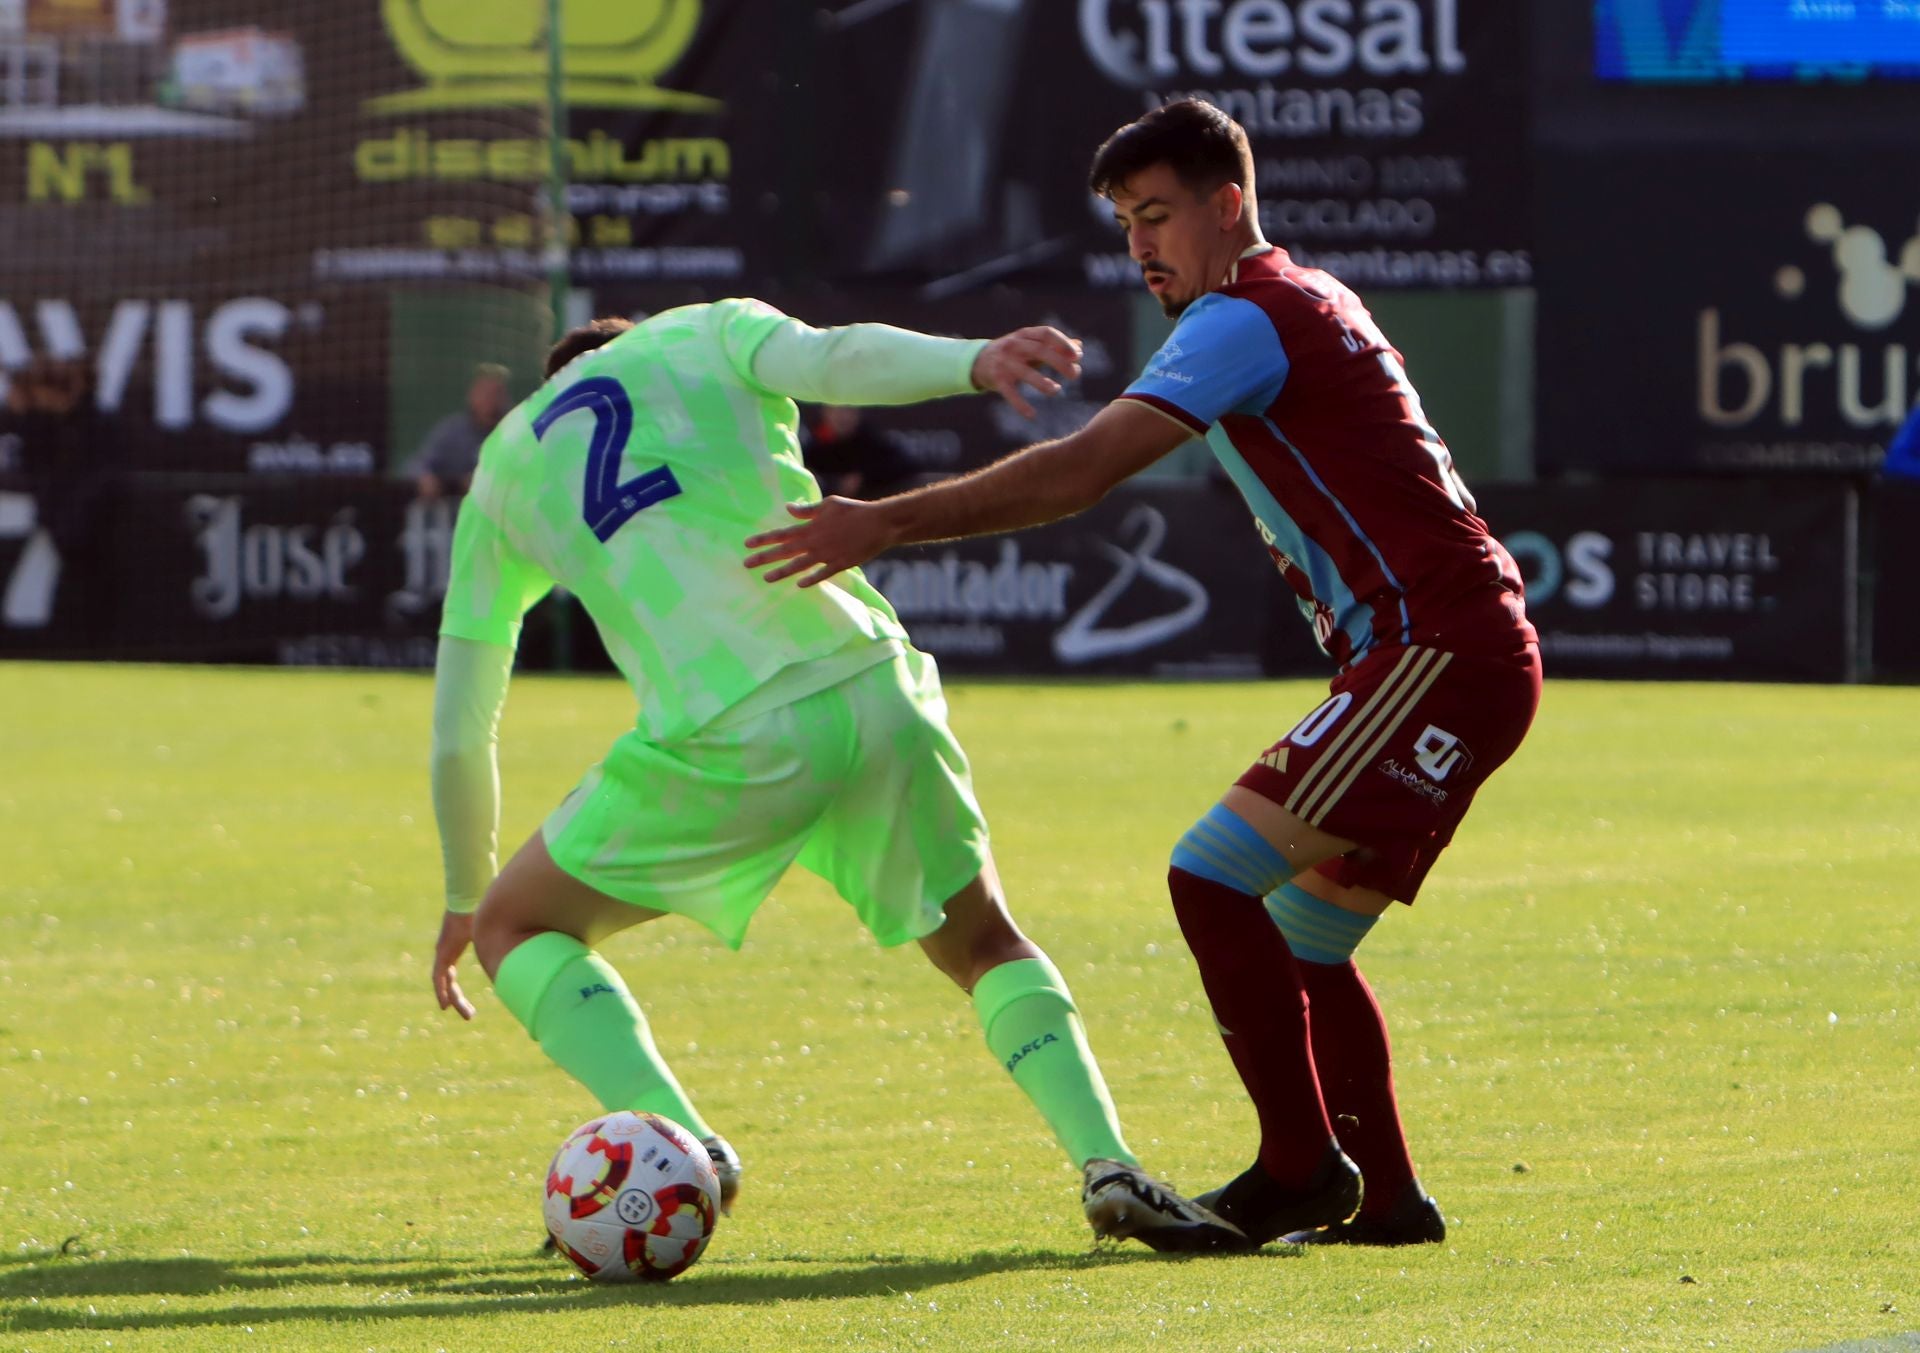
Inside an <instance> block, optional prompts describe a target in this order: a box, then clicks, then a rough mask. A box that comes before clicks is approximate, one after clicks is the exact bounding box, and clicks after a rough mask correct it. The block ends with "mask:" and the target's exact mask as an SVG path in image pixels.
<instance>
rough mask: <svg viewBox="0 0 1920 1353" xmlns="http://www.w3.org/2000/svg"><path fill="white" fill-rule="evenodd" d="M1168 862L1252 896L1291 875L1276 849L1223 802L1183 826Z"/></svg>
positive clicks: (1287, 865)
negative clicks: (1185, 827)
mask: <svg viewBox="0 0 1920 1353" xmlns="http://www.w3.org/2000/svg"><path fill="white" fill-rule="evenodd" d="M1171 864H1172V867H1173V868H1175V869H1181V870H1185V871H1186V872H1187V873H1189V874H1193V875H1195V876H1197V877H1199V878H1203V879H1207V880H1209V881H1210V882H1213V883H1218V884H1220V885H1222V886H1223V887H1227V888H1232V889H1234V890H1236V891H1238V892H1243V893H1251V894H1252V895H1253V896H1255V897H1265V896H1266V895H1267V894H1268V893H1270V892H1272V891H1273V890H1274V889H1276V888H1278V887H1280V885H1282V884H1283V883H1285V882H1286V881H1287V880H1288V879H1289V878H1292V877H1293V866H1292V865H1291V864H1290V863H1288V861H1287V857H1286V856H1285V855H1284V854H1282V853H1281V851H1280V848H1279V847H1278V846H1276V845H1274V844H1273V842H1271V841H1269V840H1267V838H1266V837H1265V836H1262V835H1261V834H1260V833H1259V832H1258V831H1256V830H1255V829H1254V827H1253V826H1252V824H1250V823H1249V822H1248V821H1247V820H1246V819H1245V818H1243V817H1241V816H1240V815H1239V814H1238V813H1236V812H1234V811H1233V810H1232V809H1231V808H1228V807H1227V806H1226V805H1225V804H1223V803H1216V804H1215V805H1214V806H1213V807H1212V808H1210V809H1208V810H1207V814H1206V816H1205V817H1203V818H1201V819H1200V820H1199V821H1198V822H1196V823H1194V824H1193V825H1192V826H1191V827H1189V828H1187V832H1186V835H1184V836H1182V837H1181V838H1180V840H1179V841H1178V843H1176V844H1175V846H1174V848H1173V858H1172V861H1171Z"/></svg>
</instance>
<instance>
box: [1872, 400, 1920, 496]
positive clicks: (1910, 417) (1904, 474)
mask: <svg viewBox="0 0 1920 1353" xmlns="http://www.w3.org/2000/svg"><path fill="white" fill-rule="evenodd" d="M1880 473H1881V474H1882V475H1883V476H1885V477H1886V478H1888V479H1906V480H1913V481H1915V482H1920V404H1916V405H1914V406H1913V409H1912V411H1911V412H1910V413H1908V414H1907V421H1906V422H1904V423H1902V424H1901V425H1900V430H1899V431H1898V432H1896V433H1894V434H1893V440H1892V441H1890V442H1888V443H1887V458H1886V459H1885V460H1883V461H1881V462H1880Z"/></svg>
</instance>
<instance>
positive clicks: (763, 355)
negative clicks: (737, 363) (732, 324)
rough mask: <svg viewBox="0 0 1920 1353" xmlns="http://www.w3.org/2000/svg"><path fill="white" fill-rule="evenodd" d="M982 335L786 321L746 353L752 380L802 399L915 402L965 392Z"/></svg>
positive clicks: (853, 402)
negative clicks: (949, 335)
mask: <svg viewBox="0 0 1920 1353" xmlns="http://www.w3.org/2000/svg"><path fill="white" fill-rule="evenodd" d="M986 346H987V340H986V339H984V338H935V337H933V336H932V335H931V334H920V333H914V332H913V331H912V330H910V329H896V328H894V327H893V326H892V325H890V324H848V325H846V326H844V327H842V328H838V329H815V328H812V327H810V326H808V325H805V324H802V323H801V322H800V321H799V320H797V319H789V320H787V321H786V322H785V323H784V324H782V325H781V326H780V327H779V328H777V329H775V330H774V331H773V332H772V333H771V334H768V335H767V337H766V339H765V340H764V341H762V343H761V344H760V347H759V350H758V351H756V352H755V353H754V355H753V378H754V380H756V381H758V382H759V383H760V384H761V385H762V386H763V387H765V388H766V389H768V390H771V391H773V393H775V394H778V395H785V396H786V397H787V398H789V399H793V400H798V401H799V402H800V403H802V404H844V405H855V406H868V405H876V404H918V403H920V402H921V401H922V400H928V399H940V398H943V397H944V396H947V395H965V394H972V393H973V388H974V387H973V363H974V361H975V359H976V358H978V357H979V356H980V349H982V348H984V347H986Z"/></svg>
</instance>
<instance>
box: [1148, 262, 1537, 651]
mask: <svg viewBox="0 0 1920 1353" xmlns="http://www.w3.org/2000/svg"><path fill="white" fill-rule="evenodd" d="M1122 398H1125V399H1137V400H1140V401H1142V402H1143V403H1146V404H1149V405H1151V406H1152V407H1154V408H1156V409H1158V410H1160V411H1161V412H1162V413H1165V414H1167V415H1168V416H1169V417H1172V418H1174V419H1177V420H1178V421H1179V422H1181V423H1183V424H1185V425H1186V426H1187V427H1189V428H1191V429H1193V431H1194V432H1196V433H1198V434H1201V435H1203V436H1205V437H1206V439H1207V442H1208V444H1209V445H1211V446H1212V447H1213V451H1214V455H1215V456H1217V457H1218V458H1219V461H1220V464H1221V465H1222V466H1223V467H1224V468H1225V470H1226V472H1227V474H1228V475H1229V476H1231V477H1232V479H1233V482H1234V483H1235V484H1236V485H1238V486H1239V489H1240V492H1241V494H1242V496H1243V497H1245V499H1246V501H1247V506H1248V507H1249V508H1251V509H1252V511H1253V517H1254V521H1255V523H1256V525H1257V526H1258V527H1259V530H1260V534H1261V536H1262V538H1263V539H1264V540H1265V541H1266V543H1267V549H1268V550H1269V551H1270V552H1271V553H1272V555H1273V559H1274V562H1275V564H1277V565H1278V566H1279V568H1280V570H1281V572H1282V573H1283V574H1284V575H1285V576H1286V579H1287V581H1288V583H1290V584H1291V585H1292V587H1293V590H1294V592H1295V593H1296V594H1297V595H1298V596H1299V599H1300V606H1301V609H1302V610H1303V611H1304V612H1305V613H1306V614H1307V616H1308V618H1309V620H1310V621H1311V622H1312V624H1313V628H1314V635H1315V637H1316V638H1318V639H1319V641H1320V645H1321V647H1322V648H1324V649H1326V651H1327V652H1328V653H1329V654H1330V655H1331V656H1332V657H1333V659H1334V660H1335V661H1336V662H1338V663H1339V664H1340V666H1341V667H1342V668H1345V667H1349V666H1351V665H1352V664H1353V663H1355V662H1357V661H1358V660H1359V659H1360V658H1361V657H1363V656H1364V655H1365V654H1366V653H1368V652H1369V651H1370V650H1373V649H1375V648H1378V647H1386V646H1396V645H1407V644H1420V645H1424V646H1426V647H1429V648H1435V649H1440V650H1442V651H1446V652H1459V653H1510V652H1512V651H1514V650H1515V649H1517V648H1519V647H1521V646H1522V645H1524V644H1527V643H1530V642H1534V641H1535V635H1534V632H1533V627H1532V625H1530V624H1529V623H1528V621H1527V617H1526V609H1525V606H1524V604H1523V602H1522V594H1521V585H1520V574H1519V570H1518V569H1517V568H1516V567H1515V566H1514V562H1513V560H1512V558H1511V557H1510V556H1509V555H1508V554H1507V552H1506V551H1505V550H1504V549H1503V548H1501V546H1500V544H1499V542H1498V541H1496V540H1494V539H1493V537H1492V536H1491V535H1490V534H1489V533H1488V531H1487V525H1486V523H1485V522H1483V521H1481V520H1480V518H1479V517H1478V516H1477V515H1475V511H1474V502H1473V498H1472V496H1471V495H1470V494H1469V493H1468V492H1467V488H1466V485H1465V484H1464V483H1462V482H1461V479H1460V476H1459V474H1458V473H1457V472H1456V471H1455V470H1454V467H1453V457H1452V456H1451V455H1450V454H1449V453H1448V451H1447V447H1446V443H1445V442H1443V441H1441V440H1440V434H1439V433H1437V432H1435V431H1434V430H1433V428H1432V427H1431V426H1429V425H1428V423H1427V418H1426V414H1425V413H1424V412H1423V411H1422V410H1421V407H1420V396H1419V394H1418V393H1416V392H1415V390H1414V388H1413V385H1412V383H1411V382H1409V381H1408V380H1407V373H1406V371H1405V369H1404V368H1403V367H1402V366H1401V363H1400V354H1399V353H1398V352H1396V351H1394V349H1393V347H1392V346H1391V345H1390V344H1389V343H1388V342H1387V340H1386V337H1385V336H1384V335H1383V334H1382V333H1381V332H1380V328H1379V326H1378V325H1376V324H1375V323H1374V322H1373V316H1372V315H1370V314H1368V313H1367V309H1366V307H1365V306H1364V305H1362V304H1361V303H1360V298H1359V297H1357V296H1355V295H1354V294H1353V293H1352V292H1351V291H1349V290H1347V288H1346V287H1344V286H1342V285H1341V284H1340V283H1339V282H1337V281H1335V280H1334V279H1333V278H1332V277H1330V276H1328V275H1327V274H1326V273H1323V272H1320V271H1318V270H1316V269H1312V268H1301V267H1296V266H1295V265H1294V264H1293V261H1292V260H1291V259H1289V258H1288V257H1287V255H1286V252H1285V251H1284V250H1281V249H1275V248H1271V247H1267V248H1264V249H1263V250H1261V251H1260V252H1256V253H1249V254H1248V255H1247V256H1246V257H1244V258H1242V259H1241V260H1240V262H1239V263H1238V264H1237V265H1236V266H1235V268H1234V271H1233V274H1232V275H1231V277H1230V280H1229V282H1228V284H1227V285H1226V286H1225V287H1223V288H1222V289H1221V290H1219V291H1215V292H1210V293H1208V294H1207V295H1205V296H1203V297H1201V298H1200V299H1199V300H1197V301H1195V302H1194V303H1193V304H1192V305H1190V306H1188V307H1187V309H1186V312H1185V313H1184V314H1182V315H1181V316H1180V322H1179V323H1178V324H1177V325H1175V326H1174V330H1173V334H1172V335H1171V336H1170V337H1169V338H1168V339H1167V341H1166V343H1165V345H1163V346H1162V347H1161V349H1160V351H1159V352H1158V353H1157V354H1155V356H1154V358H1153V360H1152V361H1151V362H1149V363H1148V365H1147V369H1146V371H1145V372H1143V373H1142V374H1141V376H1140V377H1139V379H1138V380H1136V381H1135V382H1134V383H1133V384H1132V385H1131V386H1129V387H1128V388H1127V391H1126V393H1125V394H1124V395H1123V396H1122Z"/></svg>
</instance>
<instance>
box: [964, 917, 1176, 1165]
mask: <svg viewBox="0 0 1920 1353" xmlns="http://www.w3.org/2000/svg"><path fill="white" fill-rule="evenodd" d="M973 1008H974V1009H975V1010H976V1011H977V1012H978V1013H979V1015H980V1027H981V1028H982V1029H983V1030H985V1031H986V1035H987V1047H988V1048H990V1049H991V1050H992V1051H993V1055H994V1056H995V1057H998V1058H999V1059H1000V1064H1001V1065H1002V1066H1004V1067H1006V1069H1007V1070H1008V1071H1009V1072H1011V1073H1012V1075H1013V1083H1014V1084H1015V1085H1017V1086H1019V1087H1020V1089H1021V1090H1022V1091H1023V1092H1024V1093H1025V1094H1026V1096H1027V1098H1028V1099H1030V1100H1032V1101H1033V1106H1034V1107H1035V1108H1036V1109H1038V1110H1040V1116H1041V1117H1043V1118H1045V1119H1046V1120H1047V1126H1048V1127H1050V1128H1052V1129H1053V1135H1054V1136H1055V1137H1057V1138H1058V1139H1059V1141H1060V1145H1061V1146H1063V1147H1065V1148H1066V1151H1067V1155H1068V1157H1069V1158H1070V1159H1072V1161H1073V1163H1074V1164H1075V1165H1085V1164H1086V1163H1087V1162H1088V1161H1090V1160H1119V1161H1125V1162H1126V1163H1127V1164H1128V1165H1138V1164H1139V1163H1140V1162H1139V1161H1138V1160H1137V1159H1136V1158H1135V1157H1134V1154H1133V1152H1131V1151H1129V1150H1127V1144H1126V1142H1125V1141H1124V1140H1123V1139H1122V1138H1121V1136H1120V1119H1119V1117H1118V1115H1116V1114H1115V1113H1114V1111H1113V1097H1112V1096H1111V1095H1109V1094H1108V1093H1107V1082H1106V1081H1105V1079H1103V1078H1102V1077H1101V1075H1100V1064H1099V1063H1098V1062H1096V1061H1094V1060H1093V1049H1092V1048H1090V1047H1088V1046H1087V1033H1086V1029H1085V1027H1084V1026H1083V1025H1082V1024H1081V1023H1080V1016H1079V1013H1078V1012H1077V1011H1076V1010H1075V1009H1074V1006H1073V997H1072V996H1070V995H1068V994H1067V982H1066V979H1065V978H1064V977H1062V976H1061V975H1060V970H1059V969H1058V968H1056V967H1054V966H1053V964H1052V962H1050V961H1049V960H1048V959H1047V958H1046V957H1045V956H1044V955H1042V956H1041V957H1039V958H1021V959H1015V960H1014V961H1013V962H1011V963H1002V964H1001V965H1000V966H999V967H997V968H992V969H989V970H988V971H987V973H986V974H985V975H984V976H983V977H981V979H980V980H979V981H978V982H977V983H975V984H974V988H973Z"/></svg>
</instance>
